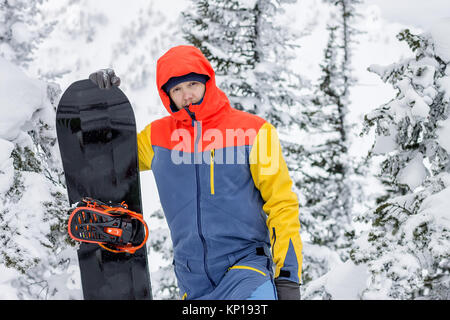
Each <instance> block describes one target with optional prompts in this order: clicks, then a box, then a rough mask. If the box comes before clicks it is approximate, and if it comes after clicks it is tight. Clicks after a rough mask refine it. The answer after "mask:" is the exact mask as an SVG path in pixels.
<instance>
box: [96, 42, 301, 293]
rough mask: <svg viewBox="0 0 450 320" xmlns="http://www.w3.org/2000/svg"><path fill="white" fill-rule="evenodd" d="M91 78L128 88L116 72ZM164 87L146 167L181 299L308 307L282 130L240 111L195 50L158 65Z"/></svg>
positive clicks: (149, 132) (144, 146)
mask: <svg viewBox="0 0 450 320" xmlns="http://www.w3.org/2000/svg"><path fill="white" fill-rule="evenodd" d="M89 78H90V79H91V80H92V81H93V82H95V83H96V84H97V85H98V86H99V87H100V88H106V89H107V88H110V87H112V86H118V85H119V84H120V79H119V77H117V76H116V75H115V72H114V70H112V69H101V70H99V71H97V72H95V73H93V74H91V75H90V77H89ZM156 82H157V86H158V92H159V95H160V97H161V100H162V102H163V104H164V106H165V108H166V109H167V111H168V112H169V114H170V115H169V116H166V117H164V118H162V119H158V120H156V121H153V122H152V123H150V124H149V125H147V126H146V127H145V128H144V129H143V130H142V131H141V132H140V133H139V134H138V152H139V167H140V170H141V171H142V170H150V169H151V170H152V171H153V174H154V177H155V181H156V185H157V188H158V192H159V196H160V200H161V205H162V208H163V210H164V214H165V216H166V219H167V222H168V225H169V228H170V231H171V237H172V241H173V249H174V268H175V274H176V277H177V281H178V286H179V289H180V295H181V298H183V299H277V298H278V299H280V300H287V299H289V300H291V299H292V300H298V299H300V290H299V283H300V275H301V267H302V253H301V251H302V241H301V238H300V232H299V231H300V222H299V213H298V206H299V203H298V199H297V196H296V194H295V193H294V192H293V191H292V180H291V179H290V177H289V173H288V169H287V166H286V163H285V161H284V159H283V156H282V152H281V147H280V142H279V140H278V136H277V133H276V129H275V128H274V127H273V126H272V125H271V124H269V123H268V122H266V121H265V120H264V119H262V118H260V117H258V116H256V115H253V114H249V113H246V112H243V111H239V110H236V109H234V108H232V107H231V106H230V103H229V100H228V98H227V97H226V95H225V94H224V92H223V91H221V90H220V89H219V88H218V87H217V86H216V81H215V72H214V70H213V68H212V66H211V64H210V63H209V61H208V60H207V59H206V58H205V56H204V55H203V54H202V53H201V51H200V50H199V49H197V48H195V47H193V46H177V47H173V48H171V49H170V50H169V51H168V52H166V53H165V54H164V55H163V56H162V57H161V58H159V59H158V62H157V75H156ZM273 263H274V264H275V271H273V268H272V265H273Z"/></svg>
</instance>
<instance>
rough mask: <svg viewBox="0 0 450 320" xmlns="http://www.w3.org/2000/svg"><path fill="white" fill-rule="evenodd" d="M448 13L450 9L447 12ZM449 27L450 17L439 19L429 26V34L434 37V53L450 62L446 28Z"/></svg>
mask: <svg viewBox="0 0 450 320" xmlns="http://www.w3.org/2000/svg"><path fill="white" fill-rule="evenodd" d="M448 15H450V11H449V12H448ZM449 29H450V17H446V18H443V19H439V20H438V21H437V22H436V23H434V24H433V25H432V26H431V27H430V30H429V32H430V35H431V37H432V38H433V39H434V43H435V44H434V49H435V51H436V53H437V54H438V55H439V56H440V57H441V58H443V59H444V61H445V62H447V63H448V62H450V37H449V35H448V30H449Z"/></svg>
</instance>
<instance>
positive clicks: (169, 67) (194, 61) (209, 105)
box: [156, 46, 231, 125]
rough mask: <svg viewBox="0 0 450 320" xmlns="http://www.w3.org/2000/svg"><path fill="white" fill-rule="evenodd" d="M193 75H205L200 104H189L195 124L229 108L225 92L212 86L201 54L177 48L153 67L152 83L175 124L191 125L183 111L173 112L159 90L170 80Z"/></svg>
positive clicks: (212, 76)
mask: <svg viewBox="0 0 450 320" xmlns="http://www.w3.org/2000/svg"><path fill="white" fill-rule="evenodd" d="M191 72H195V73H199V74H205V75H207V76H209V80H208V81H207V82H206V91H205V96H204V98H203V101H202V103H201V104H199V105H189V110H190V111H191V112H194V113H195V118H196V120H198V121H204V122H207V121H209V120H212V119H213V118H215V117H217V116H219V115H220V114H222V113H225V112H227V111H229V110H230V109H231V107H230V102H229V101H228V98H227V97H226V95H225V93H223V92H222V90H220V89H219V88H218V87H217V86H216V79H215V73H214V70H213V68H212V66H211V64H210V63H209V61H208V60H207V59H206V58H205V56H204V55H203V54H202V52H201V51H200V50H199V49H197V48H196V47H193V46H177V47H174V48H172V49H170V50H169V51H167V52H166V53H165V54H164V55H163V56H162V57H161V58H159V59H158V62H157V65H156V84H157V86H158V92H159V96H160V97H161V101H162V103H163V104H164V106H165V107H166V109H167V111H168V112H169V113H170V115H171V116H172V117H173V118H175V119H176V120H178V121H181V122H183V123H185V124H186V125H187V124H189V125H191V123H192V119H191V117H190V116H189V114H188V113H187V112H186V110H184V109H182V110H180V111H177V112H173V111H172V110H171V108H170V98H169V96H168V95H167V94H166V92H164V90H162V89H161V87H162V86H163V85H164V84H165V83H166V82H167V81H168V80H169V79H170V78H172V77H179V76H183V75H185V74H188V73H191Z"/></svg>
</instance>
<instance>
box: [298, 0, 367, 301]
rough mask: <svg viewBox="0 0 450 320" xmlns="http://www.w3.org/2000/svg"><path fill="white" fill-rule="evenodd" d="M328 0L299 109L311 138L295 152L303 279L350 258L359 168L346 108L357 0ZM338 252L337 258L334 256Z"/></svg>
mask: <svg viewBox="0 0 450 320" xmlns="http://www.w3.org/2000/svg"><path fill="white" fill-rule="evenodd" d="M327 2H330V3H331V6H330V9H331V13H330V19H329V20H328V22H327V31H328V41H327V45H326V47H325V49H324V57H323V61H322V63H321V64H320V66H321V76H320V78H319V79H318V81H317V85H316V88H315V91H314V94H313V96H314V98H313V99H312V103H311V104H309V105H307V106H305V107H304V110H303V113H304V114H305V115H306V117H307V119H308V123H307V125H306V126H305V127H306V130H307V132H308V136H310V137H311V139H310V141H309V142H308V146H305V147H304V150H302V151H301V152H297V153H296V154H297V155H299V156H300V157H301V159H299V160H298V162H299V163H300V164H301V166H302V167H303V168H302V173H303V177H302V178H300V179H299V180H298V182H299V185H298V187H299V189H300V193H301V194H302V195H303V196H304V198H305V208H304V213H303V214H302V219H301V221H302V222H303V228H304V230H305V231H304V232H305V233H306V234H307V235H308V242H309V244H308V246H305V255H304V260H305V270H304V273H303V282H304V284H305V285H307V283H308V281H310V280H312V279H317V278H318V277H320V276H321V275H323V274H324V273H326V272H327V271H329V270H330V268H331V267H332V266H333V265H335V264H336V263H338V262H339V260H342V261H346V260H347V259H348V258H349V256H348V252H349V248H350V246H351V241H352V238H353V236H354V230H353V226H352V205H353V196H354V195H353V193H355V191H356V192H358V188H355V186H354V184H355V182H352V181H353V176H354V175H355V174H359V172H358V170H357V168H358V167H357V165H356V164H355V160H354V159H352V158H351V156H350V155H349V154H348V152H349V151H348V150H349V147H350V144H351V136H352V125H351V124H350V123H349V120H347V113H348V112H349V111H348V108H349V105H350V98H349V94H350V90H351V86H352V85H353V84H354V83H355V80H354V79H353V77H352V68H351V52H352V47H353V44H354V43H355V39H354V38H355V35H356V33H357V31H356V30H355V29H354V24H355V19H356V16H357V13H356V12H357V7H356V5H357V4H358V3H359V1H357V0H356V1H355V0H342V1H327ZM356 196H358V195H356ZM307 249H308V250H311V252H307ZM336 255H337V256H338V257H340V258H338V259H336ZM308 292H311V291H310V290H308ZM315 297H322V298H327V295H326V294H325V293H323V292H317V294H316V296H315ZM307 298H312V297H311V296H309V297H307Z"/></svg>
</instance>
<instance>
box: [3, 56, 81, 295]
mask: <svg viewBox="0 0 450 320" xmlns="http://www.w3.org/2000/svg"><path fill="white" fill-rule="evenodd" d="M0 72H1V74H7V75H8V77H2V78H0V108H1V111H2V114H3V117H2V120H1V122H0V145H1V152H0V154H1V160H0V199H1V202H0V230H1V234H0V241H1V246H0V263H1V264H3V265H4V266H6V267H9V268H13V269H15V270H17V271H18V272H19V275H18V277H17V278H16V279H12V280H11V281H12V282H13V286H14V287H15V288H17V296H18V298H31V299H46V298H51V297H53V298H60V299H65V298H71V297H76V296H77V294H79V290H75V291H74V292H71V291H70V290H69V289H68V287H67V285H69V287H70V282H72V283H76V282H77V280H76V277H74V272H75V270H74V269H73V268H71V266H73V265H74V264H77V260H76V256H75V250H73V249H70V245H69V242H68V241H67V231H66V228H67V227H66V226H67V218H68V215H67V208H68V201H67V195H66V190H65V188H64V184H63V182H62V181H61V178H62V176H63V173H62V168H61V163H60V160H59V157H58V155H59V151H58V146H57V143H56V132H55V121H54V120H55V103H56V101H57V99H58V97H59V95H60V89H59V86H57V85H54V84H48V83H45V82H43V81H40V80H34V79H31V78H29V77H28V76H26V75H25V74H24V73H23V71H21V70H20V69H19V68H18V67H17V66H14V65H13V64H11V63H10V62H8V61H6V60H5V59H3V58H0ZM11 110H13V111H14V112H11ZM75 273H76V272H75ZM75 287H76V286H75Z"/></svg>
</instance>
